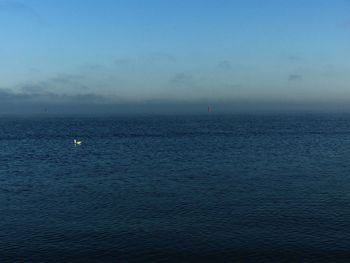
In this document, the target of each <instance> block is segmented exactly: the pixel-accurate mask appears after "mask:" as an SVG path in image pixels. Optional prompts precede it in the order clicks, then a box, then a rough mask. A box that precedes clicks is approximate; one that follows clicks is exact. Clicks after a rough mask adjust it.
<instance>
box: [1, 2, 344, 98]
mask: <svg viewBox="0 0 350 263" xmlns="http://www.w3.org/2000/svg"><path fill="white" fill-rule="evenodd" d="M0 34H1V38H0V39H1V41H0V101H2V102H3V103H4V102H8V101H12V102H13V101H14V102H16V101H18V102H21V103H24V102H25V101H41V102H42V101H47V102H48V101H55V100H58V101H71V102H72V103H73V102H74V101H75V100H80V101H81V100H86V101H87V102H91V103H99V102H106V101H108V103H118V102H145V101H174V102H176V101H177V102H178V101H181V102H198V101H205V102H207V101H208V102H210V101H215V102H218V101H224V102H227V103H229V102H230V101H247V100H248V101H260V102H261V101H262V102H268V101H278V102H290V101H293V102H300V103H315V102H316V103H317V102H325V101H326V102H327V101H328V102H332V103H337V102H344V101H346V102H347V101H349V102H350V86H349V84H350V1H349V0H284V1H280V0H266V1H261V0H236V1H235V0H147V1H146V0H138V1H137V0H25V1H24V0H23V1H17V0H16V1H11V0H8V1H7V0H6V1H3V0H0Z"/></svg>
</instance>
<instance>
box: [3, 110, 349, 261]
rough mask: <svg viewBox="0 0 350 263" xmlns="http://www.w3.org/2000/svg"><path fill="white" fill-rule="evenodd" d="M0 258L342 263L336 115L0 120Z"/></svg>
mask: <svg viewBox="0 0 350 263" xmlns="http://www.w3.org/2000/svg"><path fill="white" fill-rule="evenodd" d="M74 138H78V139H81V140H82V141H83V143H82V145H81V146H75V145H74V144H73V139H74ZM0 262H122V263H124V262H125V263H128V262H141V263H148V262H149V263H154V262H350V115H265V116H253V115H252V116H247V115H245V116H244V115H232V116H216V115H210V116H162V117H160V116H158V117H157V116H146V117H141V116H140V117H110V118H107V117H103V118H102V117H101V118H63V117H56V118H39V117H35V118H34V117H33V118H10V117H7V118H5V117H3V118H0Z"/></svg>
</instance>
